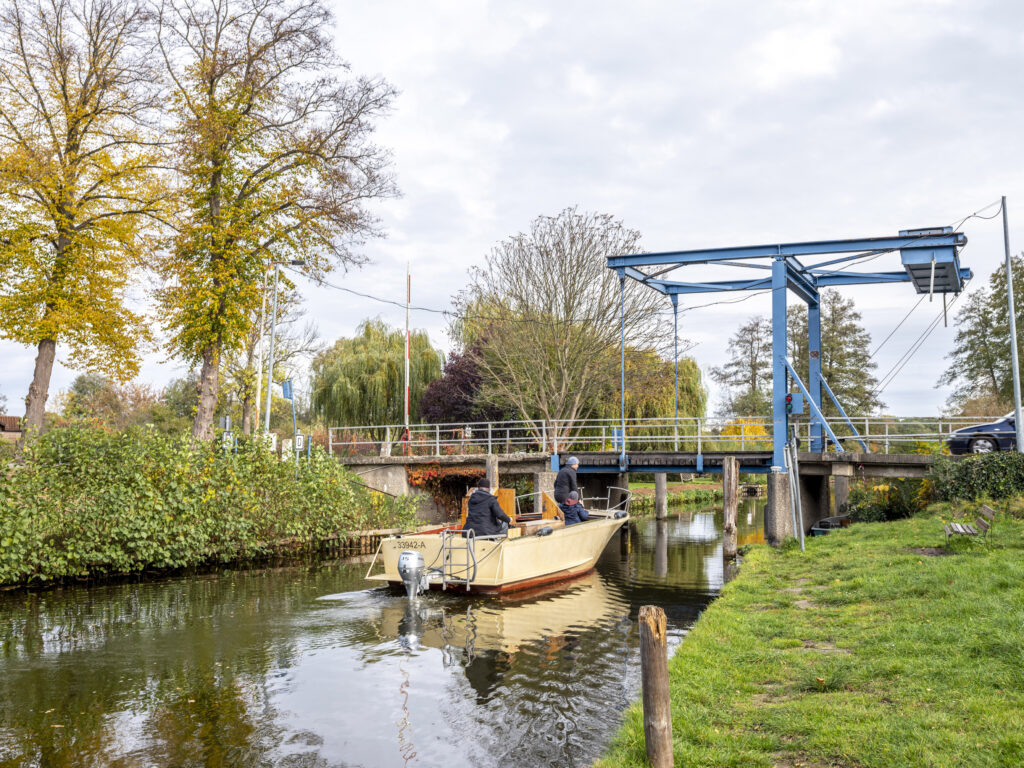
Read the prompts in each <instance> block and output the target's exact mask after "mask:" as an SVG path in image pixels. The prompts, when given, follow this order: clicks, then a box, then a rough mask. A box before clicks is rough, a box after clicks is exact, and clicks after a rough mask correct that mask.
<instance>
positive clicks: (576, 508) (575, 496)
mask: <svg viewBox="0 0 1024 768" xmlns="http://www.w3.org/2000/svg"><path fill="white" fill-rule="evenodd" d="M558 508H559V509H560V510H562V518H563V519H564V520H565V524H566V525H575V524H576V523H582V522H583V521H584V520H589V519H590V514H589V513H588V512H587V510H585V509H584V508H583V505H582V504H580V494H579V492H578V491H573V492H572V493H570V494H569V497H568V498H567V499H566V500H565V503H564V504H559V505H558Z"/></svg>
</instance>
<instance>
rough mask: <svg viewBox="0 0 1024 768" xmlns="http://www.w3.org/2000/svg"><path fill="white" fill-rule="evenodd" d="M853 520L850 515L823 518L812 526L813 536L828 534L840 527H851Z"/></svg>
mask: <svg viewBox="0 0 1024 768" xmlns="http://www.w3.org/2000/svg"><path fill="white" fill-rule="evenodd" d="M852 522H853V521H852V520H851V519H850V516H849V515H837V516H836V517H825V518H822V519H821V520H819V521H818V522H816V523H815V524H814V526H813V527H812V528H811V536H827V535H828V534H829V533H831V532H832V531H835V530H837V529H839V528H847V527H849V525H850V524H851V523H852Z"/></svg>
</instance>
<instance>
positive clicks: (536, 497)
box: [516, 491, 544, 518]
mask: <svg viewBox="0 0 1024 768" xmlns="http://www.w3.org/2000/svg"><path fill="white" fill-rule="evenodd" d="M543 494H544V491H530V492H529V493H521V494H519V495H518V496H516V517H517V518H518V517H519V516H520V515H536V514H539V512H538V510H541V509H543V508H544V501H543V498H542V496H543ZM520 499H530V500H531V502H532V506H531V507H530V508H528V509H526V510H524V509H523V506H525V505H521V504H520V503H519V500H520Z"/></svg>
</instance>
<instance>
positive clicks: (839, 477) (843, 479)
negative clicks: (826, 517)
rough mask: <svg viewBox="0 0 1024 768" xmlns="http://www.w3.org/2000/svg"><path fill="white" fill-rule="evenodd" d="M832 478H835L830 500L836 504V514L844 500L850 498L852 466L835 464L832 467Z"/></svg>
mask: <svg viewBox="0 0 1024 768" xmlns="http://www.w3.org/2000/svg"><path fill="white" fill-rule="evenodd" d="M832 476H833V477H834V478H835V481H834V483H835V487H834V488H833V489H832V498H833V499H834V500H835V503H836V514H837V515H838V514H839V513H840V512H839V510H840V509H842V507H843V505H844V504H845V503H846V500H847V499H848V498H849V497H850V479H851V478H852V477H853V464H835V465H833V467H832Z"/></svg>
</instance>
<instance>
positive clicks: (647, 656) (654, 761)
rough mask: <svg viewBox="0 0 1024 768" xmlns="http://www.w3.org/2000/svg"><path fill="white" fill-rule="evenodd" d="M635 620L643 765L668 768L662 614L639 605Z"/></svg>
mask: <svg viewBox="0 0 1024 768" xmlns="http://www.w3.org/2000/svg"><path fill="white" fill-rule="evenodd" d="M639 621H640V678H641V681H642V683H643V702H644V742H645V743H646V745H647V762H648V763H650V764H651V766H653V768H672V766H673V764H674V763H673V757H672V705H671V701H670V698H669V689H668V646H667V644H666V641H667V638H666V631H665V611H663V610H662V609H661V608H659V607H657V606H655V605H642V606H640V615H639Z"/></svg>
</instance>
